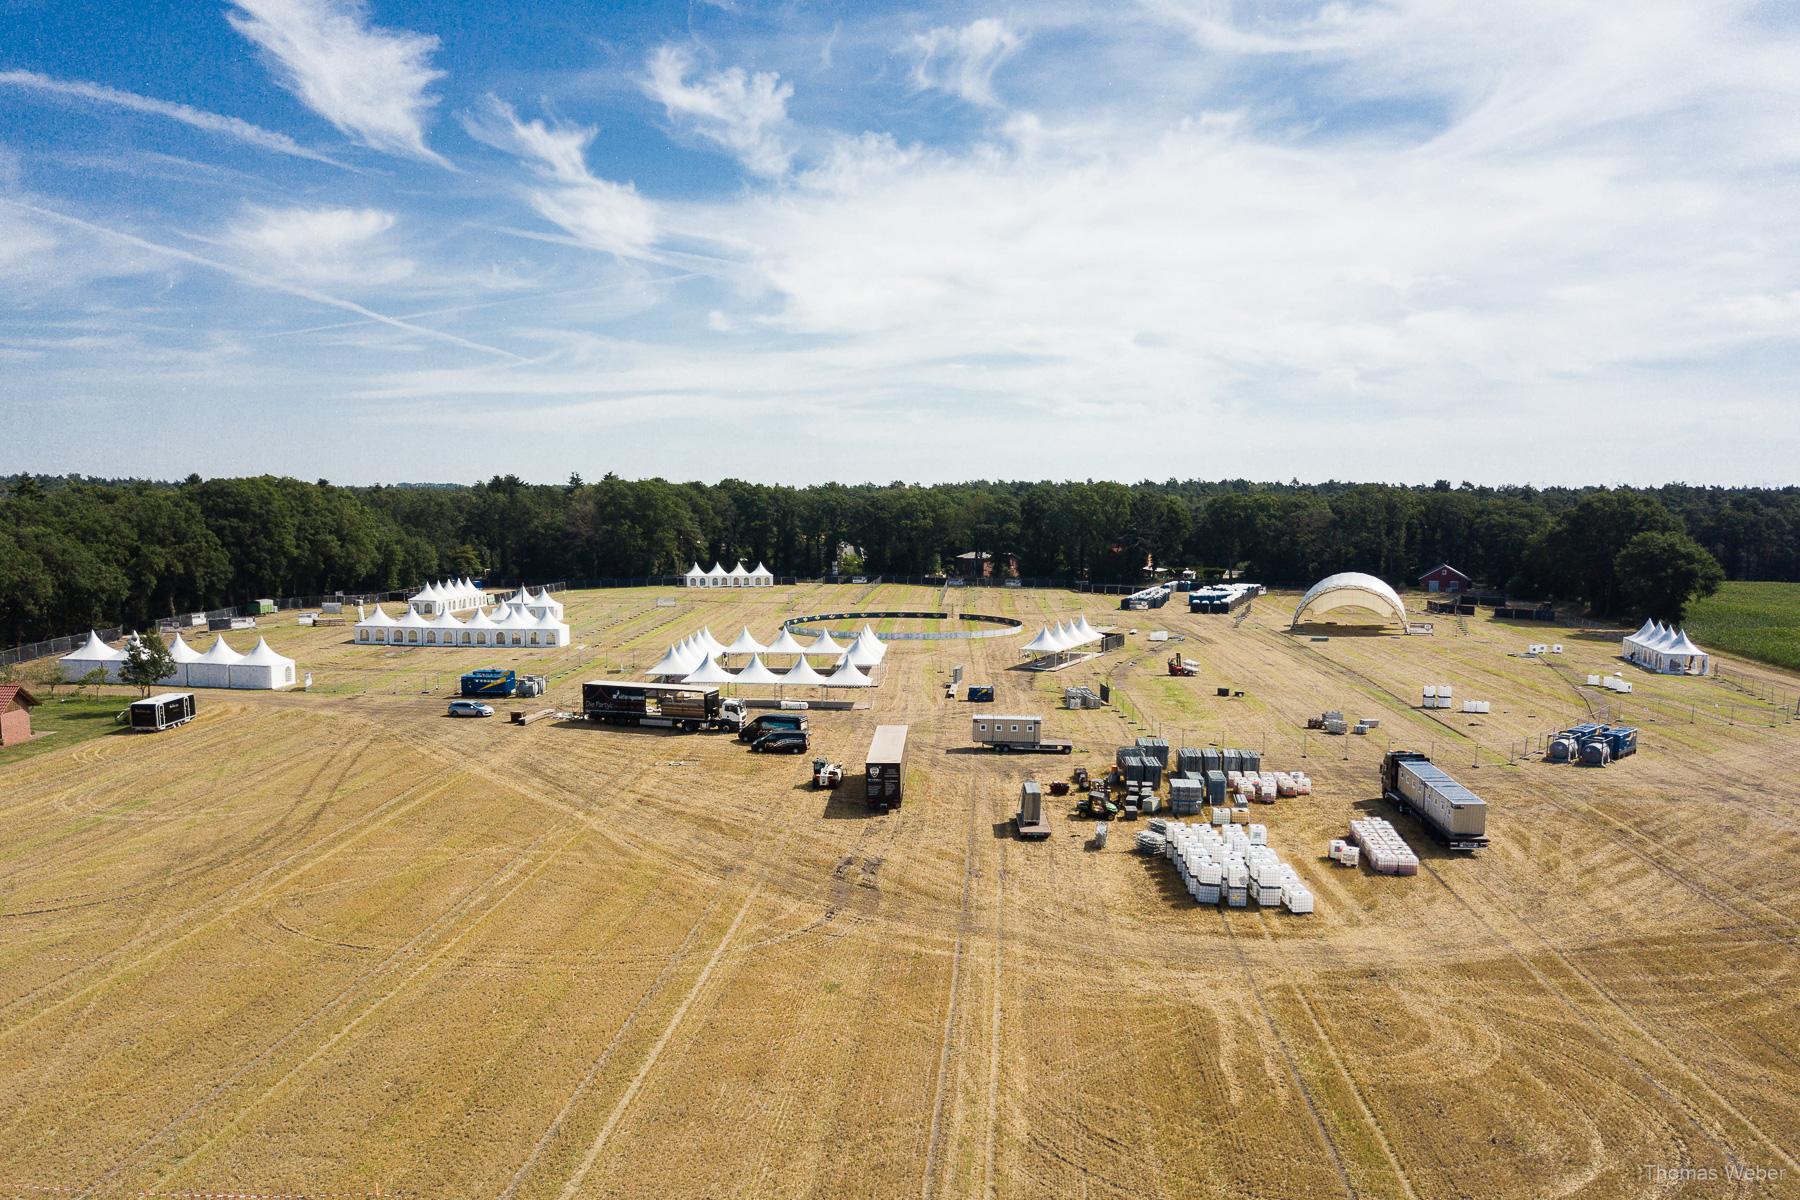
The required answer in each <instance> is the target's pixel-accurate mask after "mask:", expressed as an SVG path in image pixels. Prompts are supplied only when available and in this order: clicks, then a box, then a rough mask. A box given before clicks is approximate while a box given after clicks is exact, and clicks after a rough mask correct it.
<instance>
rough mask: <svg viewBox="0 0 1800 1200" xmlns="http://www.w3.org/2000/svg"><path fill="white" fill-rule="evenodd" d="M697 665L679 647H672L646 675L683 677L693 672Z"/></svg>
mask: <svg viewBox="0 0 1800 1200" xmlns="http://www.w3.org/2000/svg"><path fill="white" fill-rule="evenodd" d="M695 666H696V664H695V663H694V661H693V660H692V659H690V658H688V656H687V655H685V654H683V653H681V648H680V647H679V646H670V647H669V649H668V651H667V652H666V653H665V654H664V655H663V656H662V657H661V658H659V659H657V660H656V665H655V666H653V667H651V668H650V669H649V670H648V671H645V672H644V674H646V675H658V676H682V675H686V674H687V673H688V672H689V671H692V670H693V669H694V667H695Z"/></svg>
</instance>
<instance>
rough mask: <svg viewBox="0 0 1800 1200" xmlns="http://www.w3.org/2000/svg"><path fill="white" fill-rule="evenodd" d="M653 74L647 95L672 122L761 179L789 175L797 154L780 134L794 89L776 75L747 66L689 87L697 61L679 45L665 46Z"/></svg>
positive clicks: (654, 59) (651, 63)
mask: <svg viewBox="0 0 1800 1200" xmlns="http://www.w3.org/2000/svg"><path fill="white" fill-rule="evenodd" d="M649 69H650V75H649V78H648V79H646V80H645V81H644V92H645V94H646V95H648V96H649V97H650V98H651V99H653V100H655V101H657V102H658V103H659V104H661V105H662V106H663V108H664V109H665V110H666V111H667V112H668V114H669V117H670V119H672V120H673V119H677V118H679V119H683V120H685V121H686V122H688V123H689V124H691V125H692V127H693V128H694V130H695V131H696V132H698V133H699V134H700V135H701V136H702V137H704V138H706V139H708V140H709V141H712V142H716V143H717V144H719V145H721V146H723V147H725V149H727V150H729V151H731V153H732V154H733V155H734V156H735V157H736V158H737V160H738V161H739V162H741V163H743V164H744V166H745V167H747V168H748V169H749V170H751V171H753V172H755V173H756V174H758V175H763V176H767V177H769V178H778V177H780V176H782V175H785V174H787V170H788V165H789V163H790V162H791V161H792V155H791V153H790V152H789V151H788V149H787V148H786V146H784V145H783V144H782V139H781V133H780V131H781V127H782V126H783V125H785V124H786V123H787V102H788V100H789V99H790V98H791V97H792V96H793V94H794V85H793V84H791V83H783V82H781V76H780V75H778V74H776V73H774V72H772V71H766V72H765V71H759V72H757V73H756V74H754V75H751V74H748V73H746V72H745V71H744V70H743V69H742V68H741V67H731V68H729V69H727V70H724V71H714V72H711V73H710V74H706V75H702V76H699V77H698V78H696V79H694V80H693V81H692V82H689V80H688V75H689V74H690V73H691V72H692V71H693V70H694V61H693V56H692V55H691V54H689V53H688V52H687V51H686V50H684V49H682V48H680V47H678V46H663V47H660V48H659V49H658V50H657V51H656V52H655V53H654V54H652V55H651V56H650V61H649Z"/></svg>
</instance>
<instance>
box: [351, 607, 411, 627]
mask: <svg viewBox="0 0 1800 1200" xmlns="http://www.w3.org/2000/svg"><path fill="white" fill-rule="evenodd" d="M407 611H409V612H410V611H411V610H410V609H408V610H407ZM357 624H358V625H395V624H398V622H396V621H395V620H394V618H392V617H390V616H388V615H387V610H386V609H384V608H382V607H381V605H379V604H377V605H376V606H375V611H374V612H372V613H370V614H369V615H368V617H367V618H365V619H364V620H361V621H358V622H357Z"/></svg>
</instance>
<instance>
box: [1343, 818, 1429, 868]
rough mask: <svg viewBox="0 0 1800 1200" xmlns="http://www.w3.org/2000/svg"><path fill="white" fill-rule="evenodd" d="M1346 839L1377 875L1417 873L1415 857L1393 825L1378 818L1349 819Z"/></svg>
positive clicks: (1417, 862) (1416, 857) (1416, 856)
mask: <svg viewBox="0 0 1800 1200" xmlns="http://www.w3.org/2000/svg"><path fill="white" fill-rule="evenodd" d="M1350 840H1351V841H1353V842H1355V843H1356V844H1357V845H1358V846H1360V847H1361V848H1362V852H1363V853H1364V854H1366V855H1368V857H1369V866H1370V867H1371V868H1372V869H1373V870H1374V871H1375V872H1376V873H1377V874H1379V875H1417V874H1418V873H1419V856H1418V855H1416V854H1414V853H1413V850H1412V847H1411V846H1408V845H1407V844H1406V842H1405V840H1404V839H1403V838H1401V836H1400V834H1399V833H1398V832H1397V831H1396V830H1395V829H1394V827H1393V826H1392V825H1390V824H1388V822H1387V821H1386V820H1385V819H1383V818H1381V817H1364V818H1363V819H1362V820H1360V821H1352V822H1350Z"/></svg>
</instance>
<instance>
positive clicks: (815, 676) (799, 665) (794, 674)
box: [781, 658, 825, 687]
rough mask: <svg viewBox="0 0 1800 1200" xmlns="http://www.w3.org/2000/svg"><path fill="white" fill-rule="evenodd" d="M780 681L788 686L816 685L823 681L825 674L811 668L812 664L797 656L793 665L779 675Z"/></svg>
mask: <svg viewBox="0 0 1800 1200" xmlns="http://www.w3.org/2000/svg"><path fill="white" fill-rule="evenodd" d="M781 682H782V683H785V684H788V685H790V686H797V685H801V684H811V685H813V686H815V687H817V686H819V685H821V684H823V683H824V682H825V676H823V675H821V674H819V673H818V672H817V671H815V670H813V669H812V665H811V664H810V663H808V662H807V661H806V660H805V659H804V658H797V659H795V660H794V665H793V666H791V667H789V668H788V670H787V674H785V675H783V676H782V677H781Z"/></svg>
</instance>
